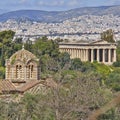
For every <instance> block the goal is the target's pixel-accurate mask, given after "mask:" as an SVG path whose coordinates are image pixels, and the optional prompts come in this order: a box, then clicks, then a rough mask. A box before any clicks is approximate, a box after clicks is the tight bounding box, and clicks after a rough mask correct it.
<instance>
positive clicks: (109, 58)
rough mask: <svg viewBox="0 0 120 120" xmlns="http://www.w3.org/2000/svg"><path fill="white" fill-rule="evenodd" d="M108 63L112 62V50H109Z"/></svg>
mask: <svg viewBox="0 0 120 120" xmlns="http://www.w3.org/2000/svg"><path fill="white" fill-rule="evenodd" d="M108 62H109V63H110V62H111V49H108Z"/></svg>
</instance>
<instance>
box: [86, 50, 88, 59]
mask: <svg viewBox="0 0 120 120" xmlns="http://www.w3.org/2000/svg"><path fill="white" fill-rule="evenodd" d="M86 61H88V49H86Z"/></svg>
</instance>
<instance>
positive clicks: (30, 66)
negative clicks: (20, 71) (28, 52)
mask: <svg viewBox="0 0 120 120" xmlns="http://www.w3.org/2000/svg"><path fill="white" fill-rule="evenodd" d="M33 68H34V67H33V65H31V64H30V65H28V66H27V73H28V78H30V79H31V78H33Z"/></svg>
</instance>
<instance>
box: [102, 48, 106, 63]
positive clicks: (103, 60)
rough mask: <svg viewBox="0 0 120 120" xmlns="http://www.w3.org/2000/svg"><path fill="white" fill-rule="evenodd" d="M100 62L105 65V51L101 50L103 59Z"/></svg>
mask: <svg viewBox="0 0 120 120" xmlns="http://www.w3.org/2000/svg"><path fill="white" fill-rule="evenodd" d="M102 62H103V63H105V49H103V59H102Z"/></svg>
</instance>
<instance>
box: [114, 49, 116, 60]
mask: <svg viewBox="0 0 120 120" xmlns="http://www.w3.org/2000/svg"><path fill="white" fill-rule="evenodd" d="M113 54H114V55H113V56H114V58H113V62H116V49H114V51H113Z"/></svg>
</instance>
